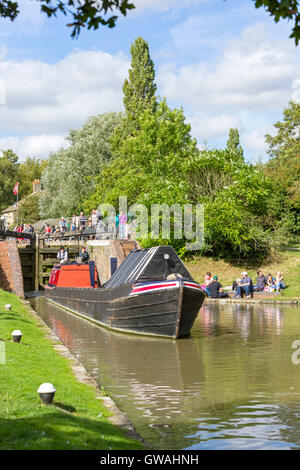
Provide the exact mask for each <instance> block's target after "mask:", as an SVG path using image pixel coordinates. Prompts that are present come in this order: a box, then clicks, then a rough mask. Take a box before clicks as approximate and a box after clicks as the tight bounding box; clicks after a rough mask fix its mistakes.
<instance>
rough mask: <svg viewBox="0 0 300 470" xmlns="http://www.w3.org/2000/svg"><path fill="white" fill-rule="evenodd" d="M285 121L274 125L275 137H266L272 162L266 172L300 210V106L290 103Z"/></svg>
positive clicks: (285, 112)
mask: <svg viewBox="0 0 300 470" xmlns="http://www.w3.org/2000/svg"><path fill="white" fill-rule="evenodd" d="M283 114H284V118H283V121H278V122H277V123H276V124H274V127H275V129H276V130H277V133H276V135H275V136H271V135H269V134H267V135H266V142H267V143H268V144H269V150H268V153H269V155H270V157H271V158H270V160H269V162H268V163H267V164H266V166H265V170H264V171H265V172H266V174H267V175H269V176H270V177H271V178H272V179H273V180H274V181H275V182H276V184H277V185H278V187H279V188H281V190H282V192H283V193H284V192H285V193H286V194H288V196H289V198H290V201H291V203H292V206H293V207H294V208H295V209H296V210H297V211H299V210H300V183H299V181H300V134H299V132H300V131H299V129H300V104H299V103H298V104H296V103H293V102H290V103H289V105H288V107H287V108H286V109H285V110H284V112H283Z"/></svg>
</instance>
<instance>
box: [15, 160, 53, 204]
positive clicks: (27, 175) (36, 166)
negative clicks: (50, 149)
mask: <svg viewBox="0 0 300 470" xmlns="http://www.w3.org/2000/svg"><path fill="white" fill-rule="evenodd" d="M46 166H47V160H40V159H38V158H30V157H28V158H27V159H26V160H25V161H24V162H21V163H20V164H19V167H18V175H17V179H18V182H19V199H22V198H24V197H26V196H28V195H29V194H30V193H32V183H33V181H35V180H40V179H41V177H42V173H43V172H44V171H45V169H46Z"/></svg>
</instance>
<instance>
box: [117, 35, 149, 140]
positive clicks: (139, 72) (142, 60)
mask: <svg viewBox="0 0 300 470" xmlns="http://www.w3.org/2000/svg"><path fill="white" fill-rule="evenodd" d="M130 52H131V56H132V59H131V68H130V69H129V79H126V80H125V81H124V85H123V93H124V98H123V102H124V107H125V112H126V121H127V125H128V130H129V133H131V132H132V131H134V130H136V129H138V128H139V126H138V118H139V116H141V114H142V113H143V112H144V111H145V109H148V110H150V111H151V112H155V110H156V106H157V102H156V98H155V92H156V84H155V82H154V79H155V70H154V64H153V62H152V60H151V57H150V53H149V46H148V43H147V42H146V41H145V40H144V39H143V38H141V37H137V38H136V40H135V41H134V43H133V44H132V45H131V48H130Z"/></svg>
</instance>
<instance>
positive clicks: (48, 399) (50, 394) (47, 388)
mask: <svg viewBox="0 0 300 470" xmlns="http://www.w3.org/2000/svg"><path fill="white" fill-rule="evenodd" d="M37 392H38V394H39V395H40V399H41V400H42V402H43V403H45V405H51V403H52V401H53V398H54V395H55V392H56V389H55V388H54V386H53V385H52V384H50V383H44V384H42V385H40V387H39V389H38V391H37Z"/></svg>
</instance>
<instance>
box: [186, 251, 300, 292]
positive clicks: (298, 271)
mask: <svg viewBox="0 0 300 470" xmlns="http://www.w3.org/2000/svg"><path fill="white" fill-rule="evenodd" d="M185 265H186V267H187V269H188V270H189V271H190V273H191V274H192V276H193V277H194V279H195V280H196V281H198V282H201V283H202V282H203V280H204V276H205V274H206V272H207V271H210V272H211V273H212V275H215V274H216V275H218V276H219V281H220V282H221V284H222V285H223V286H224V287H225V286H231V285H232V282H233V281H234V279H237V278H240V277H241V272H242V271H247V272H248V274H249V275H250V277H251V278H252V280H253V281H254V282H255V281H256V277H257V271H258V270H259V269H261V270H262V271H263V273H264V274H269V273H271V274H273V275H275V276H276V273H277V271H281V272H283V275H284V281H285V283H286V285H287V288H286V289H285V290H283V291H282V292H281V295H280V298H284V299H286V298H294V297H300V251H281V252H280V253H279V254H278V256H277V259H276V260H274V261H273V262H271V263H267V264H262V265H261V264H257V263H255V262H251V263H248V264H247V263H236V264H233V263H230V262H226V261H224V260H220V259H216V258H209V257H200V256H195V257H194V258H193V259H191V260H189V261H188V262H185Z"/></svg>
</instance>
